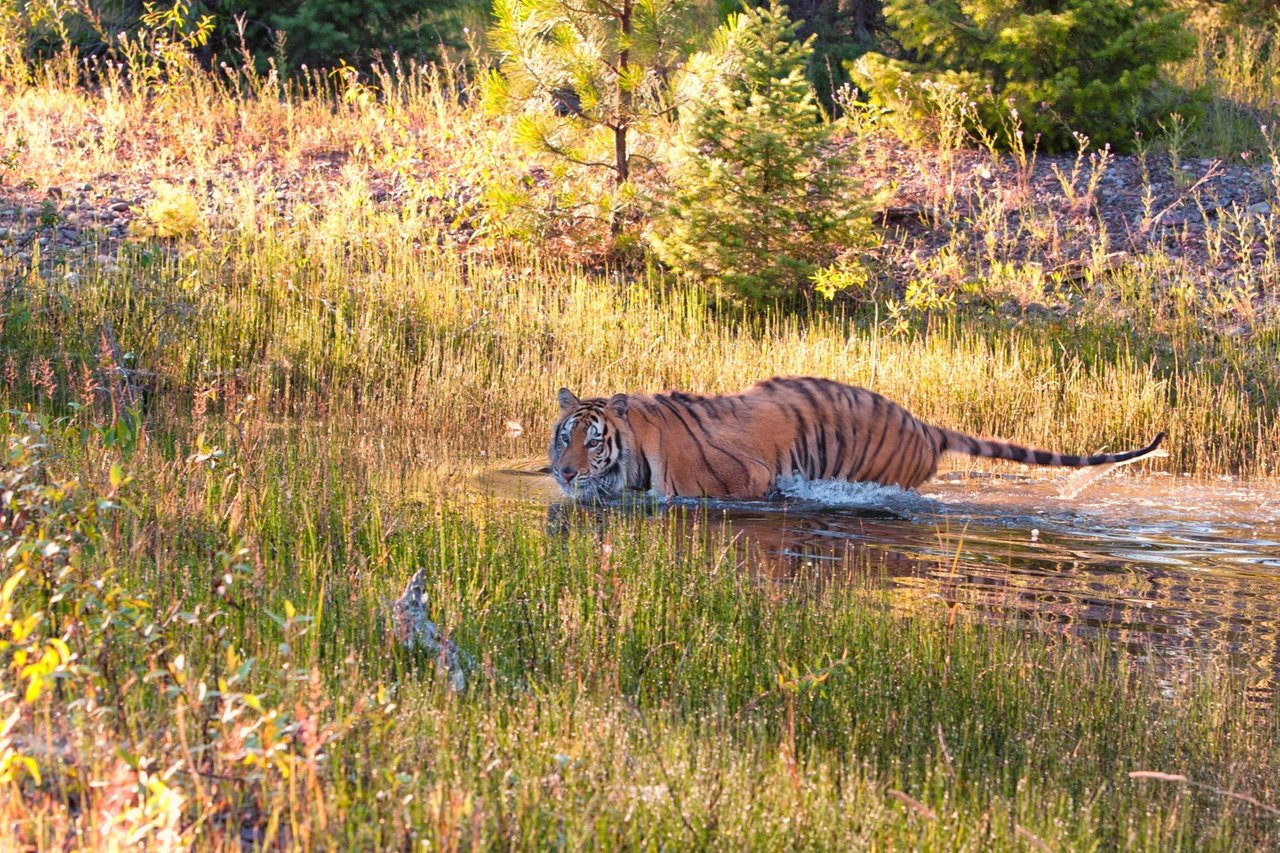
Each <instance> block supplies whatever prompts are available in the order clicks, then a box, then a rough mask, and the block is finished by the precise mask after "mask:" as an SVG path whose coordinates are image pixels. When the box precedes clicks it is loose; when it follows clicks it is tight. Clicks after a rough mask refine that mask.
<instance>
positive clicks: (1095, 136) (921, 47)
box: [850, 0, 1200, 150]
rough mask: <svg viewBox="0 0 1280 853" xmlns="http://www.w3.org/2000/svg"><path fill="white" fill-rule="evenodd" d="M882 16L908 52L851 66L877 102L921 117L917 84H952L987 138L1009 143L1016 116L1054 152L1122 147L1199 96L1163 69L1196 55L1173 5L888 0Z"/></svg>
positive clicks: (1155, 1)
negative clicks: (1084, 141) (1085, 144)
mask: <svg viewBox="0 0 1280 853" xmlns="http://www.w3.org/2000/svg"><path fill="white" fill-rule="evenodd" d="M885 17H886V19H887V21H888V23H889V25H890V28H891V30H892V34H893V37H894V38H895V39H896V41H897V42H898V43H899V44H901V45H902V47H903V48H904V52H903V55H902V56H900V57H889V56H886V55H884V54H880V53H872V54H868V55H866V56H864V57H863V58H862V59H860V60H857V61H856V62H854V63H852V64H851V65H850V71H851V73H852V75H853V79H854V82H855V83H856V84H857V85H859V86H862V87H864V88H866V89H867V90H869V92H870V94H871V96H872V99H873V101H876V102H878V103H881V104H886V105H890V106H893V107H895V108H898V109H906V110H908V111H909V112H910V111H919V110H920V107H921V100H920V99H919V98H918V97H917V94H918V89H917V87H918V84H919V82H921V81H925V80H934V81H942V82H947V83H951V84H954V85H957V86H959V87H960V88H961V89H963V90H965V91H967V92H969V93H970V95H971V96H974V97H975V99H976V101H977V115H978V117H979V119H980V120H981V121H982V123H983V124H984V125H985V126H986V129H987V131H988V132H989V133H992V134H993V135H996V136H997V137H998V136H1001V135H1006V136H1007V134H1006V126H1007V125H1009V124H1010V122H1009V120H1008V116H1009V110H1010V109H1011V108H1012V109H1013V110H1016V114H1017V117H1018V120H1019V121H1020V122H1021V124H1022V126H1023V127H1024V128H1025V129H1026V130H1027V131H1028V132H1030V133H1033V134H1037V135H1038V136H1039V138H1040V145H1041V148H1043V149H1045V150H1069V149H1074V148H1075V146H1076V141H1075V139H1074V137H1073V136H1072V133H1073V132H1079V133H1083V134H1085V135H1086V136H1088V137H1089V138H1090V139H1091V140H1093V142H1094V143H1095V144H1097V145H1099V146H1101V145H1102V144H1103V143H1110V144H1111V146H1112V148H1114V149H1119V150H1125V149H1128V148H1131V147H1132V145H1133V143H1134V132H1135V131H1142V132H1154V131H1155V130H1157V128H1158V127H1159V123H1160V122H1161V120H1163V119H1167V117H1168V116H1169V115H1170V114H1171V113H1173V112H1175V111H1176V112H1179V113H1181V114H1182V115H1183V116H1188V115H1193V114H1194V113H1195V112H1196V104H1197V101H1198V100H1199V99H1200V98H1199V95H1198V93H1189V92H1186V91H1183V90H1180V89H1178V88H1177V87H1175V86H1174V85H1172V84H1171V83H1170V82H1169V81H1168V80H1167V79H1166V78H1165V76H1164V74H1163V72H1162V67H1163V66H1164V65H1166V64H1167V63H1170V62H1176V61H1178V60H1182V59H1186V58H1187V57H1189V56H1191V54H1192V52H1193V51H1194V49H1195V38H1194V36H1193V35H1192V34H1191V33H1190V32H1189V31H1188V30H1187V28H1186V27H1185V26H1184V24H1185V18H1186V16H1185V13H1184V12H1182V11H1175V10H1173V9H1171V8H1170V6H1169V4H1168V3H1167V2H1166V0H1131V2H1130V0H1056V2H1047V0H1017V2H1012V3H1007V2H1001V0H958V2H957V0H944V2H939V0H888V2H886V4H885ZM1005 141H1006V142H1008V141H1010V140H1008V139H1007V138H1006V140H1005Z"/></svg>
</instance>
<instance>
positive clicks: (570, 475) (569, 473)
mask: <svg viewBox="0 0 1280 853" xmlns="http://www.w3.org/2000/svg"><path fill="white" fill-rule="evenodd" d="M560 476H561V477H564V481H565V482H566V483H572V482H573V479H574V477H577V476H578V472H577V471H576V470H574V469H573V468H570V467H569V466H568V465H566V466H564V467H563V468H561V469H560Z"/></svg>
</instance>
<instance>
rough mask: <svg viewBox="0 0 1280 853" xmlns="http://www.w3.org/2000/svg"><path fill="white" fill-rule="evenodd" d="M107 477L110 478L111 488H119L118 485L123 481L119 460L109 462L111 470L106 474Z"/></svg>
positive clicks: (122, 470) (122, 471)
mask: <svg viewBox="0 0 1280 853" xmlns="http://www.w3.org/2000/svg"><path fill="white" fill-rule="evenodd" d="M108 478H109V479H110V480H111V488H113V489H118V488H120V485H121V484H122V483H123V482H124V469H123V468H121V467H120V463H119V462H112V463H111V472H110V473H109V474H108Z"/></svg>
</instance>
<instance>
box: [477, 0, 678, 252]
mask: <svg viewBox="0 0 1280 853" xmlns="http://www.w3.org/2000/svg"><path fill="white" fill-rule="evenodd" d="M684 12H685V3H684V0H495V2H494V6H493V14H494V20H495V23H494V26H493V28H492V30H491V33H490V39H491V44H492V46H493V47H494V48H495V49H496V50H497V51H498V52H499V56H500V65H499V67H498V68H497V69H495V70H494V71H493V72H492V73H491V74H490V75H489V77H488V78H487V79H486V81H485V100H486V103H487V104H488V105H489V106H490V107H491V108H492V109H494V110H496V111H499V112H502V113H505V114H509V115H515V116H516V117H517V124H516V136H517V138H518V139H519V140H520V141H521V142H522V143H523V144H524V145H525V146H526V147H528V148H529V149H531V150H534V151H538V152H542V153H546V154H550V155H552V156H554V157H556V158H559V159H560V160H561V161H564V162H567V163H569V164H573V165H576V166H578V167H582V168H586V169H592V170H608V171H610V172H611V173H612V180H613V185H614V189H615V196H614V198H613V199H612V200H611V206H612V208H613V209H612V210H611V217H610V221H611V227H612V230H613V232H614V233H615V234H616V233H617V231H618V229H619V228H620V225H621V219H620V217H619V215H618V213H619V211H618V209H617V207H618V205H619V203H620V202H621V200H622V199H624V198H625V197H626V196H627V190H628V182H629V181H630V178H631V171H632V164H633V161H634V160H635V159H636V156H637V152H636V150H635V137H636V135H637V134H641V133H643V132H644V131H645V128H646V126H647V125H648V123H649V122H650V121H652V120H653V119H655V118H656V117H658V116H660V115H662V114H663V113H664V112H665V111H666V110H667V109H668V108H669V107H668V104H667V102H666V98H665V93H664V90H665V87H666V78H667V75H668V74H669V72H670V71H671V69H673V68H674V67H675V66H676V64H677V63H678V62H679V60H680V59H681V58H682V57H683V55H684V54H685V52H686V45H685V42H684V40H685V39H686V38H687V32H686V31H685V28H684V27H683V26H682V23H683V20H684Z"/></svg>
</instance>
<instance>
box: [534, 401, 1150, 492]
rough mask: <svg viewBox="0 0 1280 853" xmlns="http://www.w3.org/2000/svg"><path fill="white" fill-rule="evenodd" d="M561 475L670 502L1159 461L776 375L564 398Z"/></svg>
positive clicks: (556, 446) (557, 468)
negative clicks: (732, 384) (957, 459)
mask: <svg viewBox="0 0 1280 853" xmlns="http://www.w3.org/2000/svg"><path fill="white" fill-rule="evenodd" d="M558 401H559V403H560V417H559V418H558V419H557V421H556V425H555V428H554V429H553V431H552V438H551V448H550V451H549V459H550V463H551V473H552V476H554V477H555V478H556V482H557V483H559V484H560V487H561V488H562V489H563V490H564V491H565V492H566V493H568V494H573V495H577V496H579V497H613V496H616V495H619V494H621V493H622V492H623V491H626V490H641V491H653V492H655V493H657V494H659V495H662V496H664V497H677V496H679V497H717V498H762V497H765V496H767V495H768V494H769V493H770V492H771V491H772V489H773V488H774V485H775V483H776V482H777V480H778V478H780V477H792V476H799V477H804V478H806V479H812V480H817V479H839V480H848V481H851V482H875V483H880V484H882V485H894V486H901V487H902V488H905V489H910V488H915V487H916V486H919V485H920V484H921V483H924V482H927V481H928V480H929V479H930V478H931V477H933V474H934V472H935V471H936V470H937V468H938V460H939V459H940V458H941V456H942V454H943V453H945V452H948V451H951V452H957V453H966V454H969V455H971V456H986V457H992V458H997V459H1012V460H1015V461H1019V462H1026V463H1029V464H1037V465H1065V466H1071V467H1083V466H1087V465H1103V464H1108V463H1115V462H1122V461H1128V460H1132V459H1136V458H1140V457H1142V456H1145V455H1147V454H1150V453H1151V452H1152V451H1154V450H1155V448H1156V447H1157V446H1158V445H1159V443H1160V441H1161V439H1162V438H1164V433H1161V434H1160V435H1159V436H1157V437H1156V439H1155V441H1154V442H1152V443H1151V445H1150V446H1148V447H1146V448H1143V449H1142V450H1134V451H1129V452H1128V453H1120V454H1099V455H1096V456H1067V455H1063V454H1059V453H1053V452H1050V451H1045V450H1034V449H1030V448H1025V447H1020V446H1018V445H1014V444H1009V443H1007V442H1000V441H990V440H987V439H980V438H975V437H973V436H969V435H966V434H964V433H960V432H955V431H952V430H949V429H944V428H940V427H935V426H931V425H929V424H926V423H924V422H922V421H919V420H917V419H916V418H914V417H912V416H911V415H910V414H909V413H908V412H907V410H906V409H904V408H902V407H901V406H899V405H898V404H896V403H893V402H891V401H889V400H887V399H885V398H884V397H882V396H880V395H879V394H876V393H874V392H871V391H867V390H866V389H863V388H856V387H854V386H852V385H844V384H842V383H839V382H833V381H831V380H828V379H814V378H811V377H783V378H774V379H766V380H765V381H763V382H759V383H757V384H755V385H753V386H751V387H750V388H748V389H746V390H745V391H741V392H739V393H737V394H727V395H723V396H698V395H691V394H683V393H680V392H675V391H673V392H671V393H668V394H654V395H647V394H615V395H614V396H613V397H610V398H608V399H606V398H603V397H597V398H592V399H587V400H579V399H578V398H577V397H575V396H574V395H573V394H572V393H570V392H569V391H568V390H566V389H561V391H560V393H559V395H558Z"/></svg>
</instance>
